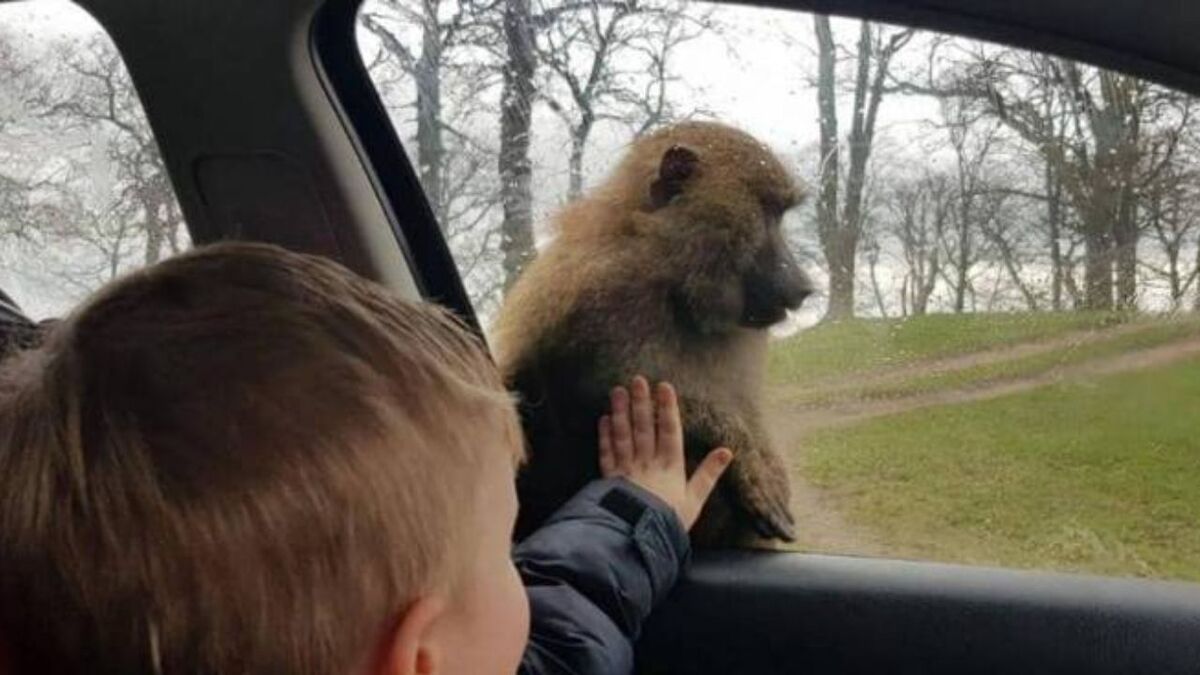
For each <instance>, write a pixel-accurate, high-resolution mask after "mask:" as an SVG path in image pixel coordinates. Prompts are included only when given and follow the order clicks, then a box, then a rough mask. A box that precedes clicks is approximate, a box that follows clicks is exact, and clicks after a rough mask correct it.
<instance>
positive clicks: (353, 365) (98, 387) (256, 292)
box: [0, 244, 528, 673]
mask: <svg viewBox="0 0 1200 675" xmlns="http://www.w3.org/2000/svg"><path fill="white" fill-rule="evenodd" d="M519 449H520V436H519V429H518V425H517V421H516V417H515V414H514V411H513V406H512V404H511V402H510V400H509V398H508V397H507V395H506V394H505V392H504V390H503V387H502V386H501V383H500V380H499V377H498V375H497V372H496V370H495V368H494V366H493V365H492V363H491V362H490V361H489V359H488V357H487V356H486V354H485V353H484V351H483V350H482V348H481V347H480V345H479V343H478V342H477V341H476V340H475V339H474V338H472V337H471V336H470V335H469V334H468V333H467V332H466V331H465V330H464V329H463V328H462V327H461V326H460V325H459V324H458V323H457V322H455V321H454V320H453V319H452V318H450V317H449V316H448V315H447V314H446V313H445V312H443V311H440V310H438V309H436V308H434V307H432V306H428V305H417V304H412V303H408V302H404V301H401V300H398V299H396V298H394V297H392V296H390V295H389V294H388V293H387V292H386V291H384V290H383V289H381V288H379V287H377V286H375V285H373V284H371V283H369V282H366V281H363V280H361V279H359V278H356V277H355V276H353V275H352V274H351V273H349V272H348V271H346V270H345V269H343V268H341V267H339V266H338V265H336V264H334V263H331V262H328V261H325V260H322V259H318V258H314V257H310V256H303V255H298V254H291V253H286V252H284V251H282V250H281V249H277V248H274V247H269V246H262V245H249V244H227V245H219V246H214V247H210V248H207V249H201V250H198V251H195V252H192V253H189V254H186V255H183V256H180V257H178V258H175V259H173V260H169V261H167V262H165V263H161V264H159V265H156V266H154V267H151V268H148V269H146V270H144V271H141V272H138V273H135V274H133V275H131V276H129V277H127V278H125V279H123V280H121V281H118V282H116V283H114V284H112V285H110V286H109V287H108V288H106V289H105V290H103V291H101V292H100V293H98V294H97V295H96V296H95V297H93V298H92V299H91V300H90V301H89V302H87V303H86V304H85V305H84V306H83V307H82V308H81V309H79V310H78V311H77V312H76V313H74V314H73V315H72V316H71V317H70V318H69V319H68V320H66V321H65V322H63V323H62V324H61V325H59V326H58V327H57V328H56V329H55V330H54V331H53V333H52V334H51V335H50V336H49V338H48V340H47V342H46V344H45V345H43V347H42V348H40V349H39V350H36V351H33V352H30V353H27V354H26V355H24V356H22V357H20V358H19V359H17V360H16V361H15V362H14V363H12V364H11V365H10V366H9V367H8V368H7V370H6V372H5V373H4V375H3V377H2V378H0V569H2V570H3V573H2V574H0V613H2V617H0V618H2V619H3V627H2V628H0V638H3V639H4V641H5V642H7V643H8V645H9V646H10V647H11V650H10V651H11V652H13V654H12V655H13V658H14V660H15V661H17V662H18V665H19V664H25V665H26V666H27V667H28V669H29V670H30V672H34V671H36V672H54V671H57V672H121V673H136V672H163V673H169V672H214V673H216V672H219V673H251V672H253V673H268V672H269V673H285V672H304V673H350V672H405V671H409V672H433V671H437V670H454V669H456V667H459V668H461V669H462V670H463V672H468V671H470V672H483V670H482V669H476V666H475V665H473V664H470V663H469V662H466V661H462V660H461V659H464V658H466V657H468V656H469V655H470V653H478V652H479V651H480V650H486V651H484V652H482V653H483V654H486V655H487V656H488V661H487V663H488V665H490V666H491V667H493V668H498V669H499V670H500V671H503V670H507V671H508V672H512V670H513V669H514V668H515V667H516V661H517V659H519V656H520V652H521V648H522V647H523V644H524V639H525V633H526V631H527V623H528V619H527V609H526V606H525V604H524V603H525V599H524V594H523V591H522V590H521V588H520V585H519V581H518V580H517V577H516V573H515V571H514V570H513V569H512V566H511V563H509V562H508V540H509V534H510V528H511V519H512V516H513V514H514V512H515V508H516V504H515V497H514V495H513V489H512V467H513V464H514V461H515V459H516V457H517V456H518V455H519V452H520V450H519ZM497 623H501V624H503V625H495V624H497ZM489 641H491V642H489ZM414 669H415V670H414Z"/></svg>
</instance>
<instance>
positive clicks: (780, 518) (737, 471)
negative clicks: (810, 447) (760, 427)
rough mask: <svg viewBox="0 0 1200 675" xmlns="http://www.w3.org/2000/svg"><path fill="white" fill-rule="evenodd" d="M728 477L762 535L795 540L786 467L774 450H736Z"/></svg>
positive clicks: (794, 522) (743, 506)
mask: <svg viewBox="0 0 1200 675" xmlns="http://www.w3.org/2000/svg"><path fill="white" fill-rule="evenodd" d="M729 480H730V481H731V482H732V483H733V487H734V489H735V490H736V492H737V495H738V498H739V500H740V501H741V505H742V508H744V509H745V510H746V512H747V513H748V514H749V515H750V522H751V524H752V525H753V526H754V529H755V530H756V531H757V532H758V534H759V536H762V537H764V538H767V539H782V540H783V541H795V540H796V521H795V518H794V517H793V516H792V509H791V497H792V490H791V486H790V485H789V484H788V472H787V467H785V466H784V465H783V460H782V459H781V458H780V457H779V455H778V454H776V453H775V452H774V450H771V449H769V448H756V449H754V450H746V451H742V452H737V451H736V450H735V454H734V461H733V466H731V467H730V468H729Z"/></svg>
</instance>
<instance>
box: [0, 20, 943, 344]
mask: <svg viewBox="0 0 1200 675" xmlns="http://www.w3.org/2000/svg"><path fill="white" fill-rule="evenodd" d="M164 1H169V0H164ZM716 18H717V19H718V20H719V22H720V24H721V25H722V26H723V27H724V29H723V30H722V33H721V34H720V35H715V34H713V35H704V36H702V37H700V38H698V39H696V40H693V41H691V42H689V43H686V44H684V45H683V46H682V47H681V48H680V49H679V50H678V51H677V52H676V53H675V54H674V56H673V62H672V68H673V70H674V71H675V72H676V73H677V74H678V75H679V76H680V77H681V79H682V80H683V82H682V83H680V84H679V85H677V86H676V88H675V90H674V92H673V98H674V99H675V100H676V102H677V104H678V107H679V108H680V109H682V110H688V109H693V108H703V109H706V110H708V111H712V112H713V113H715V115H716V116H717V117H718V118H720V119H723V120H725V121H727V122H729V123H732V124H734V125H736V126H740V127H742V128H744V129H746V130H748V131H750V132H751V133H753V134H755V135H756V136H758V137H759V138H761V139H763V140H765V141H766V142H768V143H769V144H770V145H772V146H773V147H774V148H775V149H776V150H777V151H778V152H779V154H780V155H781V156H782V157H783V158H784V160H785V161H787V162H789V163H791V164H792V165H793V166H794V167H796V170H797V173H799V174H801V175H802V176H803V175H804V174H805V171H806V168H805V167H806V165H807V167H808V169H807V170H809V171H810V170H811V167H812V163H813V160H812V155H813V153H814V148H815V145H816V141H817V129H818V126H817V120H818V115H817V106H816V93H815V90H814V88H813V87H812V85H811V83H810V82H809V77H810V73H812V72H813V71H814V70H815V69H814V67H813V66H814V62H815V59H816V56H815V45H814V39H813V26H812V18H811V15H810V14H807V13H801V12H792V11H782V10H770V9H759V8H750V7H739V6H722V7H720V8H719V9H718V11H717V13H716ZM0 26H3V27H5V28H6V29H8V31H9V32H10V33H11V32H12V31H13V30H15V31H16V35H17V36H18V38H19V39H20V40H25V41H28V43H29V44H36V43H38V42H39V41H41V42H45V41H47V40H49V39H52V38H54V37H57V36H62V35H69V36H79V37H84V36H87V35H90V34H95V33H99V32H101V29H100V27H99V26H98V25H97V24H96V23H95V21H94V20H92V19H91V17H90V16H88V15H87V14H86V12H84V11H83V10H82V9H80V8H78V7H77V6H75V5H73V4H71V3H69V2H67V1H66V0H25V1H23V2H11V3H0ZM834 29H835V33H837V34H838V36H839V38H840V39H839V42H843V43H845V44H852V43H853V40H854V38H855V32H856V30H857V22H854V21H846V20H835V21H834ZM912 47H913V48H910V49H909V50H908V51H907V53H905V52H902V53H901V56H900V57H899V58H898V60H897V63H898V66H899V67H901V68H903V67H905V65H906V64H911V63H919V62H920V59H921V58H922V56H923V55H924V54H923V50H921V49H920V48H919V46H916V45H913V46H912ZM2 89H3V83H0V103H2V101H3V98H4V97H3V95H2V94H3V92H2ZM493 95H495V93H494V92H493ZM844 106H845V102H843V107H844ZM842 116H843V120H845V118H846V117H847V116H848V111H844V112H843V114H842ZM938 117H939V112H938V108H937V105H936V104H935V103H934V102H933V101H932V100H930V99H926V98H921V97H909V96H891V97H888V98H887V99H886V100H885V102H884V105H883V108H882V110H881V113H880V122H879V135H880V137H881V138H882V139H883V140H882V144H881V147H880V148H879V152H882V153H886V154H887V155H888V157H889V160H888V161H889V162H892V163H894V164H896V165H899V166H905V165H907V164H909V163H910V162H930V161H937V159H938V158H937V156H936V154H937V153H936V152H935V153H933V154H932V155H931V154H930V153H929V151H928V143H924V142H921V141H922V139H928V138H929V137H930V136H931V135H933V134H936V133H938V132H936V131H934V130H932V128H931V125H930V123H931V122H932V121H935V120H937V119H938ZM848 126H849V125H848V122H846V121H843V122H842V132H843V133H844V132H845V131H846V129H847V128H848ZM534 131H535V145H534V148H533V155H534V160H535V164H536V165H537V167H538V168H537V172H538V173H537V175H535V186H536V188H535V189H536V190H537V195H536V198H537V199H536V201H537V204H536V206H537V218H538V220H539V222H542V223H544V222H545V221H547V220H548V217H549V214H550V213H551V212H552V211H553V209H555V208H557V206H558V205H559V204H560V203H561V201H562V198H563V195H564V193H565V191H566V169H567V165H566V158H567V147H568V146H567V136H566V133H565V130H564V129H563V125H562V123H561V121H560V120H559V119H558V118H557V117H555V116H554V115H553V114H552V113H550V112H549V111H547V110H546V109H545V106H541V107H539V108H538V112H537V115H536V117H535V125H534ZM627 137H628V131H626V130H624V129H617V128H615V127H613V126H608V127H606V126H604V125H600V126H598V127H597V129H596V131H595V132H594V134H593V137H592V139H591V143H590V145H589V147H588V150H587V162H586V174H587V176H588V178H589V179H591V180H592V181H593V182H594V181H595V180H598V178H599V177H600V176H602V175H603V174H604V173H605V172H606V171H607V169H608V167H609V166H611V164H612V163H613V162H614V161H615V160H616V158H617V157H618V156H619V153H620V150H621V146H622V145H623V144H624V142H625V141H626V140H627ZM12 255H13V251H12V250H11V248H10V249H8V250H4V249H0V256H3V257H0V260H9V261H12V260H13V258H12ZM46 284H47V279H46V278H45V277H44V276H42V275H40V274H38V273H37V271H36V270H32V271H31V270H30V269H20V268H14V267H12V266H11V265H10V266H9V267H7V268H4V269H0V287H4V288H6V289H10V290H11V293H12V294H13V295H14V296H16V297H17V298H18V300H20V301H22V302H23V303H24V304H25V305H26V307H27V309H28V310H29V311H30V312H32V313H34V314H38V315H51V314H58V313H61V312H63V311H65V309H66V308H67V307H69V305H70V304H71V302H72V297H71V295H70V294H69V293H64V292H55V291H53V290H49V289H48V288H47V287H46ZM814 317H815V314H814V313H813V312H811V311H810V312H809V313H807V314H806V315H805V316H802V317H800V320H801V321H802V322H805V323H807V322H809V321H811V320H812V319H813V318H814Z"/></svg>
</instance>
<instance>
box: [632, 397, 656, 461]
mask: <svg viewBox="0 0 1200 675" xmlns="http://www.w3.org/2000/svg"><path fill="white" fill-rule="evenodd" d="M629 390H630V394H631V396H632V398H633V405H632V406H631V407H632V409H633V453H634V461H637V462H646V461H649V460H652V459H653V458H654V449H655V446H654V436H655V434H654V402H653V401H652V400H651V399H650V383H648V382H646V378H644V377H642V376H641V375H638V376H636V377H634V378H633V383H632V384H631V385H630V387H629Z"/></svg>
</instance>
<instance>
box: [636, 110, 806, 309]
mask: <svg viewBox="0 0 1200 675" xmlns="http://www.w3.org/2000/svg"><path fill="white" fill-rule="evenodd" d="M691 136H695V138H692V137H691ZM675 139H678V141H677V142H676V143H675V144H673V145H670V146H669V147H667V149H666V150H665V151H660V152H661V156H660V159H659V160H658V169H657V173H658V175H657V176H656V177H655V179H654V180H653V182H652V183H651V195H650V201H651V204H652V208H654V209H656V210H657V209H661V212H662V213H664V218H663V222H664V223H675V224H676V225H675V226H674V228H673V229H676V230H677V233H680V236H682V237H683V238H685V239H687V240H688V245H689V246H693V247H696V248H704V249H706V250H708V251H720V256H721V257H720V259H719V260H716V261H715V264H714V265H713V267H715V268H717V269H715V270H714V271H713V273H715V274H718V275H720V276H722V277H723V278H724V279H725V280H726V281H724V282H723V283H726V284H728V286H726V288H727V289H728V293H729V295H730V296H733V297H731V302H730V304H729V305H728V306H727V308H728V314H727V315H726V320H727V321H728V322H730V323H734V322H736V323H737V324H738V325H740V326H742V327H746V328H755V329H761V328H766V327H768V326H771V325H774V324H776V323H778V322H780V321H782V320H783V319H784V318H786V317H787V313H788V311H789V310H795V309H798V308H799V307H800V305H801V303H802V302H803V301H804V299H805V298H806V297H808V296H809V295H810V294H811V293H812V291H813V285H812V282H811V280H810V279H809V278H808V275H806V274H805V273H804V272H803V270H801V269H800V265H799V264H798V263H797V262H796V258H795V256H794V255H793V254H792V251H791V249H790V247H789V246H788V242H787V238H786V237H785V236H784V231H783V227H782V225H783V218H784V215H785V214H786V213H788V212H789V211H790V210H791V209H792V208H794V207H795V206H797V205H799V204H800V203H801V202H802V201H803V198H804V193H803V190H802V189H801V187H800V186H799V185H798V184H797V182H796V180H795V179H794V178H793V177H792V175H791V173H790V172H789V171H788V170H787V169H786V168H785V167H784V166H783V164H782V163H781V162H780V161H779V160H778V158H777V157H776V156H775V154H774V153H772V152H771V151H770V150H769V149H767V148H766V147H765V146H764V145H762V144H760V143H759V142H758V141H756V140H754V139H753V138H751V137H749V136H747V135H745V134H743V133H741V132H739V131H736V130H732V129H728V128H725V127H716V126H712V125H703V124H692V125H684V126H681V127H679V128H678V131H676V132H675V136H674V137H673V138H672V140H675ZM709 262H713V261H709ZM697 264H701V262H700V261H697ZM703 264H708V263H703ZM734 297H736V301H733V298H734Z"/></svg>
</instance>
